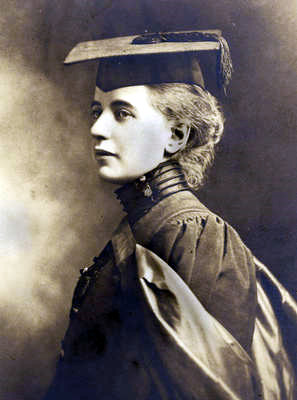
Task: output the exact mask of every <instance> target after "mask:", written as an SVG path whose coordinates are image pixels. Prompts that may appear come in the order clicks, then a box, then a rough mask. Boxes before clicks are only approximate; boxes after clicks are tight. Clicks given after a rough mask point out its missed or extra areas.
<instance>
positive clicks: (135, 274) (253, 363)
mask: <svg viewBox="0 0 297 400" xmlns="http://www.w3.org/2000/svg"><path fill="white" fill-rule="evenodd" d="M117 195H118V197H119V199H120V200H121V202H122V204H123V206H124V209H125V211H126V212H127V217H126V218H125V219H124V220H123V222H122V223H121V224H120V226H119V227H118V229H117V230H116V232H115V233H114V235H113V238H112V240H111V241H110V242H109V243H108V244H107V245H106V247H105V248H104V250H103V251H102V253H101V254H100V256H99V257H95V258H94V264H93V265H92V266H91V267H90V268H86V269H84V270H82V271H81V277H80V279H79V281H78V284H77V287H76V289H75V292H74V297H73V303H72V308H71V312H70V323H69V327H68V329H67V332H66V334H65V337H64V340H63V342H62V350H61V357H60V360H59V362H58V366H57V372H56V376H55V378H54V380H53V383H52V385H51V387H50V389H49V391H48V394H47V396H46V400H52V399H55V400H59V399H68V398H69V399H72V400H74V399H100V400H107V399H110V400H113V399H115V400H123V399H134V400H138V399H139V400H161V399H162V400H165V399H168V400H169V399H170V400H175V399H176V400H177V399H181V400H190V399H193V400H196V399H197V400H198V399H214V400H221V399H234V400H239V399H242V400H244V399H246V400H247V399H253V398H255V399H256V398H264V399H269V400H272V399H275V400H277V399H280V398H282V399H290V400H293V386H294V383H293V372H292V368H291V365H290V362H289V360H288V358H287V355H286V352H285V350H284V347H283V343H282V338H281V333H280V331H279V329H278V326H277V321H276V320H275V319H274V314H273V312H272V311H271V315H270V314H269V317H270V316H271V318H270V319H269V318H268V319H267V316H265V318H264V317H259V315H260V311H261V312H262V309H261V310H259V290H260V292H261V288H259V284H258V283H257V277H256V264H255V259H254V256H253V255H252V253H251V252H250V250H249V249H248V248H247V247H246V246H245V245H244V244H243V242H242V240H241V239H240V237H239V235H238V234H237V232H236V231H235V230H234V229H233V228H232V227H231V226H230V225H229V224H228V223H226V222H225V221H224V220H222V219H221V218H220V217H219V216H217V215H215V214H214V213H212V212H211V211H209V210H208V209H207V208H206V207H205V206H204V205H202V203H201V202H200V201H199V200H198V198H197V196H196V195H195V194H194V193H193V192H192V191H191V189H190V188H189V187H188V186H187V184H186V182H185V179H184V176H183V174H182V172H181V169H180V167H179V165H178V164H177V163H176V162H171V161H170V162H166V163H163V164H161V165H160V166H159V167H158V168H157V169H156V170H154V171H152V172H151V173H149V174H147V176H146V177H145V179H144V180H138V181H136V182H134V183H129V184H127V185H125V186H124V187H123V188H121V189H119V190H118V191H117ZM260 295H261V293H260ZM260 297H261V299H260V300H262V301H263V302H264V303H265V301H266V300H267V299H266V297H265V295H264V297H263V296H262V295H261V296H260ZM266 309H267V308H266ZM268 309H269V307H268ZM261 318H262V320H260V319H261ZM268 320H269V321H268ZM263 321H264V322H263ZM267 321H268V322H267ZM265 324H266V326H265ZM263 327H265V329H262V328H263ZM267 332H268V333H267ZM255 336H256V339H255ZM275 341H276V342H277V344H276V349H275ZM273 347H274V348H273ZM272 348H273V351H274V353H273V354H272V352H271V349H272ZM263 349H264V350H263ZM255 352H258V355H259V354H261V356H263V357H264V358H265V357H266V358H265V363H266V364H265V366H264V367H263V368H262V367H261V360H259V357H258V358H257V356H256V355H255ZM274 357H276V358H277V359H278V364H277V366H275V364H274ZM280 369H281V371H280ZM270 373H271V374H270ZM268 374H270V376H269V377H268ZM269 380H272V383H271V382H270V383H268V381H269ZM266 382H267V384H266ZM265 385H266V386H265ZM280 396H282V397H280Z"/></svg>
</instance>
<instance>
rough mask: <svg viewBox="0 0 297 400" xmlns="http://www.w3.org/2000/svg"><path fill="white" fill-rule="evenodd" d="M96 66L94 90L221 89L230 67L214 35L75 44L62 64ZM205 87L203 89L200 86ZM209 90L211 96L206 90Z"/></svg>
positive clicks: (151, 35) (189, 33) (157, 36)
mask: <svg viewBox="0 0 297 400" xmlns="http://www.w3.org/2000/svg"><path fill="white" fill-rule="evenodd" d="M90 60H99V66H98V73H97V86H99V87H100V88H101V89H102V90H104V91H108V90H113V89H116V88H119V87H124V86H134V85H145V84H158V83H173V82H175V83H191V84H198V85H200V86H202V87H206V88H207V89H208V90H210V91H216V90H215V87H214V84H213V82H214V81H215V86H216V87H217V88H219V89H221V88H223V90H224V92H225V93H226V88H227V86H228V84H229V82H230V80H231V74H232V61H231V56H230V51H229V47H228V44H227V42H226V40H225V39H224V38H223V36H222V34H221V31H219V30H205V31H182V32H164V33H146V34H143V35H134V36H121V37H116V38H110V39H102V40H95V41H88V42H81V43H78V44H77V45H76V46H75V47H74V48H73V49H72V50H71V51H70V53H69V54H68V56H67V57H66V59H65V61H64V63H65V64H72V63H77V62H83V61H90ZM205 82H206V83H205ZM211 89H212V90H211Z"/></svg>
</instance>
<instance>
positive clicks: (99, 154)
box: [94, 147, 116, 158]
mask: <svg viewBox="0 0 297 400" xmlns="http://www.w3.org/2000/svg"><path fill="white" fill-rule="evenodd" d="M94 154H95V158H100V157H103V156H109V157H116V154H115V153H111V152H110V151H107V150H103V149H96V147H95V148H94Z"/></svg>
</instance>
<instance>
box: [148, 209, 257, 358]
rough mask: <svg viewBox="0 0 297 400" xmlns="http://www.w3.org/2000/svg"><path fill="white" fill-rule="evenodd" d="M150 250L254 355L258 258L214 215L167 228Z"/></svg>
mask: <svg viewBox="0 0 297 400" xmlns="http://www.w3.org/2000/svg"><path fill="white" fill-rule="evenodd" d="M149 248H150V250H152V251H153V252H155V253H156V254H158V255H159V256H160V257H161V258H162V259H163V260H164V261H166V262H167V263H168V264H169V265H170V266H171V267H172V268H174V270H175V271H176V272H177V273H178V274H179V276H180V277H181V278H182V279H183V280H184V281H185V283H186V284H187V285H188V286H189V287H190V289H191V290H192V292H193V293H194V294H195V296H196V297H197V298H198V299H199V301H201V303H202V304H203V306H204V307H205V309H206V310H207V311H208V312H209V313H210V314H211V315H213V316H214V317H215V318H216V319H217V320H218V321H219V322H220V323H221V324H222V325H223V326H224V327H225V328H226V329H227V330H228V331H229V332H230V333H231V334H232V335H233V336H234V337H235V338H236V339H237V340H238V341H239V343H240V344H241V345H242V346H243V347H244V349H245V350H247V351H248V352H249V351H250V346H251V342H252V336H253V330H254V323H255V314H256V304H257V295H256V276H255V266H254V261H253V256H252V254H251V253H250V251H249V250H248V249H247V248H246V246H245V245H244V244H243V242H242V241H241V239H240V237H239V235H238V234H237V232H235V230H234V229H233V228H232V227H231V226H229V225H228V224H227V223H226V222H225V221H223V220H222V219H221V218H219V217H218V216H216V215H214V214H210V213H201V212H192V213H184V214H182V215H179V216H178V217H175V218H172V219H170V220H168V221H166V222H165V223H164V225H163V226H162V227H161V228H160V229H159V231H158V232H157V233H156V234H155V235H154V236H153V238H152V240H151V243H150V245H149Z"/></svg>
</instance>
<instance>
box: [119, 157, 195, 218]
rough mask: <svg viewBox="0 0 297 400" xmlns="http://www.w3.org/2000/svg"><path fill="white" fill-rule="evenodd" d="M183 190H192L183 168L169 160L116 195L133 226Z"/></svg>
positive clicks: (126, 185) (130, 183) (127, 185)
mask: <svg viewBox="0 0 297 400" xmlns="http://www.w3.org/2000/svg"><path fill="white" fill-rule="evenodd" d="M183 190H191V189H190V188H189V186H188V184H187V182H186V179H185V176H184V174H183V172H182V169H181V166H180V165H179V164H178V162H176V161H175V160H169V161H165V162H163V163H161V164H160V165H159V166H158V167H157V168H155V169H154V170H152V171H150V172H149V173H147V174H146V175H143V176H142V177H140V178H138V179H136V180H135V181H134V182H129V183H127V184H125V185H124V186H122V187H121V188H119V189H117V190H116V191H115V194H116V195H117V198H118V199H119V200H120V202H121V204H122V205H123V209H124V211H126V212H127V213H128V219H129V222H130V224H131V225H133V224H134V223H135V222H136V221H137V220H138V219H139V218H141V217H142V216H143V215H145V214H146V213H147V212H148V211H149V210H150V209H151V208H152V207H153V206H154V205H156V204H157V203H159V202H160V201H161V200H163V199H165V198H166V197H168V196H171V195H173V194H174V193H177V192H180V191H183Z"/></svg>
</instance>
